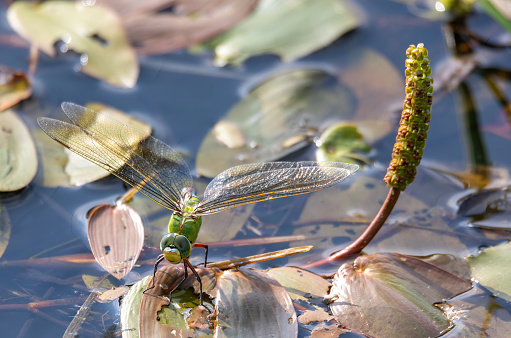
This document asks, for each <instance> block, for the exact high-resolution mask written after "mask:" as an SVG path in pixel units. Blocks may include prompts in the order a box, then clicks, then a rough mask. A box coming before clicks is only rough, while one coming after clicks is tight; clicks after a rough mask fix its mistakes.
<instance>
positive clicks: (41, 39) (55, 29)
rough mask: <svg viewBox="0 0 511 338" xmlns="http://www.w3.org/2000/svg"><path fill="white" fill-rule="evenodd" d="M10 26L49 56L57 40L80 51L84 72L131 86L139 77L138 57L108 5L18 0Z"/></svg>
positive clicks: (11, 11) (9, 12) (9, 15)
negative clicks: (24, 0) (25, 0)
mask: <svg viewBox="0 0 511 338" xmlns="http://www.w3.org/2000/svg"><path fill="white" fill-rule="evenodd" d="M7 19H8V21H9V24H10V25H11V27H12V28H13V29H14V30H15V31H16V32H17V33H18V34H20V35H21V36H23V37H24V38H26V39H28V40H29V41H30V42H31V43H33V44H34V45H36V46H37V47H38V48H39V49H41V50H42V51H43V52H45V53H46V54H48V55H50V56H54V55H55V48H54V45H55V43H57V42H59V41H62V42H63V43H64V44H65V45H64V46H65V48H66V49H64V50H63V49H62V48H61V51H66V50H67V48H69V49H70V50H73V51H75V52H76V53H79V54H81V56H80V63H81V64H82V66H83V67H82V70H83V72H85V73H87V74H89V75H91V76H94V77H97V78H100V79H103V80H105V81H107V82H108V83H110V84H112V85H114V86H118V87H128V88H132V87H134V86H135V83H136V81H137V77H138V71H139V69H138V61H137V58H136V55H135V52H134V51H133V50H132V48H131V47H130V45H129V43H128V40H127V38H126V36H125V34H124V31H123V29H122V26H121V23H120V21H119V19H118V18H117V16H116V15H115V13H114V12H112V11H110V10H108V9H107V8H106V7H100V6H97V5H95V6H85V5H83V4H82V3H81V2H67V1H45V2H43V3H31V2H23V1H17V2H14V3H12V4H11V6H9V9H8V10H7Z"/></svg>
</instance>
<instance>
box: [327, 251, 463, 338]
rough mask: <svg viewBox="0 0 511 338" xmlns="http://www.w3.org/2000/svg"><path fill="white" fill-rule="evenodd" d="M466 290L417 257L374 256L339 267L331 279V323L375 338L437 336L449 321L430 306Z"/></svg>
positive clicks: (443, 272) (452, 278) (359, 258)
mask: <svg viewBox="0 0 511 338" xmlns="http://www.w3.org/2000/svg"><path fill="white" fill-rule="evenodd" d="M471 287H472V285H471V283H469V282H467V281H465V280H463V279H461V278H459V277H456V276H454V275H452V274H450V273H448V272H446V271H444V270H442V269H439V268H437V267H435V266H433V265H431V264H429V263H426V262H424V261H421V260H420V259H417V258H414V257H411V256H405V255H400V254H393V253H387V254H374V255H369V256H361V257H358V258H357V259H356V260H355V262H354V263H353V265H348V264H344V265H342V266H341V267H340V268H339V271H338V272H337V274H336V275H335V277H334V280H333V287H332V290H331V291H330V296H331V297H333V299H334V301H333V303H332V304H331V306H330V307H331V309H332V312H333V314H334V315H335V317H336V318H337V320H338V321H339V322H340V323H341V324H342V325H344V326H346V327H348V328H353V329H355V330H359V331H361V332H363V333H365V334H368V335H371V336H377V337H391V336H395V334H396V329H398V330H399V335H400V336H403V337H427V336H437V335H439V334H440V333H441V332H442V331H444V330H446V329H447V328H448V327H449V325H450V322H449V320H448V319H447V318H446V317H445V316H444V314H443V313H442V311H440V310H439V309H438V308H437V307H434V306H433V305H432V304H433V303H435V302H441V301H443V300H444V299H447V298H450V297H453V296H455V295H457V294H460V293H462V292H464V291H467V290H469V289H470V288H471Z"/></svg>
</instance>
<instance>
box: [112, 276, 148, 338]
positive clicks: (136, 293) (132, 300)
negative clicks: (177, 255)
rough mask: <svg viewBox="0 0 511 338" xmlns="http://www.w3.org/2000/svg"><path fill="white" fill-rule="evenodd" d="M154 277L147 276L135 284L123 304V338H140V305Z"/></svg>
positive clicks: (121, 319)
mask: <svg viewBox="0 0 511 338" xmlns="http://www.w3.org/2000/svg"><path fill="white" fill-rule="evenodd" d="M151 277H152V276H147V277H145V278H143V279H142V280H140V281H138V282H137V283H135V284H134V285H133V286H132V287H131V288H130V290H129V291H128V293H127V294H126V296H124V297H123V299H122V303H121V315H120V322H121V329H122V337H123V338H138V337H139V330H138V318H139V314H140V304H141V302H142V296H143V292H144V290H146V289H147V285H148V284H149V282H150V280H151Z"/></svg>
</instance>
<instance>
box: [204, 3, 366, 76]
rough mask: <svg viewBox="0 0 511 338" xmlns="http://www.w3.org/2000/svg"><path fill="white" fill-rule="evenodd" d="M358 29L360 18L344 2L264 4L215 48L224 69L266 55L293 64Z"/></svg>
mask: <svg viewBox="0 0 511 338" xmlns="http://www.w3.org/2000/svg"><path fill="white" fill-rule="evenodd" d="M357 26H358V18H357V16H356V15H355V13H354V11H353V10H352V8H350V7H349V6H348V4H347V3H346V2H344V1H343V2H341V1H336V0H307V1H300V2H296V1H294V0H261V1H259V5H258V7H257V8H256V9H255V10H254V12H253V13H252V15H251V16H250V17H249V18H248V19H246V20H245V21H243V22H242V23H241V24H239V25H238V26H236V27H235V28H233V29H231V30H230V31H228V32H227V33H225V34H223V35H222V36H220V37H218V38H217V39H215V40H214V41H212V42H211V44H212V45H213V46H214V48H215V55H216V58H215V63H216V64H217V65H220V66H224V65H226V64H228V63H230V64H233V65H240V64H241V63H242V62H243V61H244V60H245V59H247V58H249V57H251V56H254V55H259V54H266V53H275V54H278V55H280V57H281V58H282V59H283V60H284V61H291V60H294V59H298V58H300V57H303V56H305V55H308V54H310V53H312V52H314V51H316V50H318V49H320V48H323V47H325V46H328V45H329V44H330V43H332V42H333V41H334V40H336V39H337V38H338V37H340V36H341V35H343V34H344V33H346V32H348V31H350V30H352V29H354V28H356V27H357Z"/></svg>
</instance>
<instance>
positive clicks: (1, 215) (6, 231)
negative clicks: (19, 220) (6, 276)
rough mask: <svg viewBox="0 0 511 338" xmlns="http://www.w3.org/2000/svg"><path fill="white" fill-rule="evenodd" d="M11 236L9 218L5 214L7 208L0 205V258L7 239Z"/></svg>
mask: <svg viewBox="0 0 511 338" xmlns="http://www.w3.org/2000/svg"><path fill="white" fill-rule="evenodd" d="M10 238H11V220H10V219H9V215H8V214H7V208H5V206H2V205H0V258H2V256H3V254H4V252H5V249H7V245H9V239H10Z"/></svg>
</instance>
